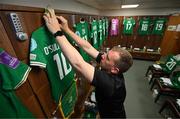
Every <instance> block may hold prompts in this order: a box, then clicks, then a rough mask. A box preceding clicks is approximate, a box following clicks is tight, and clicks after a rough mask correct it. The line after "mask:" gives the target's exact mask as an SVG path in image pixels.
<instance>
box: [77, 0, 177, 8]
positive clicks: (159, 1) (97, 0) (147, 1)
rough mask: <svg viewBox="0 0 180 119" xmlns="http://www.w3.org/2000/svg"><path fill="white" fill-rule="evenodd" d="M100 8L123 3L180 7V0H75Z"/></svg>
mask: <svg viewBox="0 0 180 119" xmlns="http://www.w3.org/2000/svg"><path fill="white" fill-rule="evenodd" d="M75 1H76V2H79V3H81V4H84V5H87V6H90V7H93V8H96V9H99V10H115V9H116V10H117V9H122V8H121V5H122V4H139V7H138V8H136V9H154V8H156V9H158V8H161V9H162V8H180V0H75Z"/></svg>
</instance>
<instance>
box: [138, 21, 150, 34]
mask: <svg viewBox="0 0 180 119" xmlns="http://www.w3.org/2000/svg"><path fill="white" fill-rule="evenodd" d="M149 26H150V19H149V18H142V19H140V20H139V28H138V33H139V34H140V35H148V34H149Z"/></svg>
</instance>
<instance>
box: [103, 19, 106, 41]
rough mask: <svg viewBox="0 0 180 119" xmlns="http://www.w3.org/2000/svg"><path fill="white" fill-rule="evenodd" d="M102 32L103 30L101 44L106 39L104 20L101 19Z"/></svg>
mask: <svg viewBox="0 0 180 119" xmlns="http://www.w3.org/2000/svg"><path fill="white" fill-rule="evenodd" d="M102 30H103V35H102V36H103V38H102V42H104V40H105V38H106V20H105V19H104V18H103V19H102Z"/></svg>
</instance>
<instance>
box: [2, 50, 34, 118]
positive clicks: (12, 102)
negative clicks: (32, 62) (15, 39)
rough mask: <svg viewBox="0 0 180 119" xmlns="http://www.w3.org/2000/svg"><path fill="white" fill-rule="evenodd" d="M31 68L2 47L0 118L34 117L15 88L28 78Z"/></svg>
mask: <svg viewBox="0 0 180 119" xmlns="http://www.w3.org/2000/svg"><path fill="white" fill-rule="evenodd" d="M30 70H31V68H30V67H28V65H26V64H24V63H22V62H21V61H19V60H18V59H17V58H15V57H12V56H10V55H9V54H8V53H7V52H5V51H4V50H3V49H2V48H0V77H1V78H0V82H1V86H0V105H1V109H0V118H33V117H34V116H33V115H32V113H31V112H29V110H28V109H27V108H26V107H25V106H24V105H23V104H22V103H21V101H20V100H19V99H18V97H17V96H16V94H15V90H16V89H17V88H18V87H20V86H21V85H22V84H23V83H24V82H25V81H26V79H27V77H28V74H29V72H30Z"/></svg>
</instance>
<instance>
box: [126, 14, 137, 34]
mask: <svg viewBox="0 0 180 119" xmlns="http://www.w3.org/2000/svg"><path fill="white" fill-rule="evenodd" d="M123 25H124V28H123V33H124V34H133V28H134V25H135V20H134V19H133V18H132V17H130V18H125V19H124V21H123Z"/></svg>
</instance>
